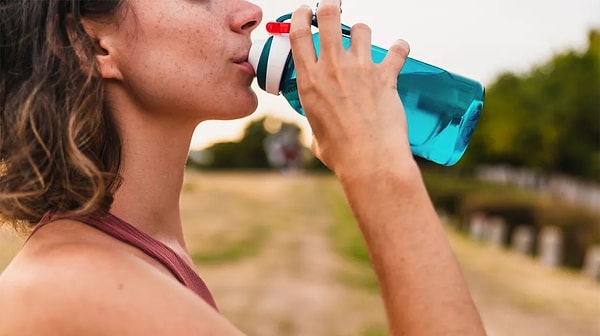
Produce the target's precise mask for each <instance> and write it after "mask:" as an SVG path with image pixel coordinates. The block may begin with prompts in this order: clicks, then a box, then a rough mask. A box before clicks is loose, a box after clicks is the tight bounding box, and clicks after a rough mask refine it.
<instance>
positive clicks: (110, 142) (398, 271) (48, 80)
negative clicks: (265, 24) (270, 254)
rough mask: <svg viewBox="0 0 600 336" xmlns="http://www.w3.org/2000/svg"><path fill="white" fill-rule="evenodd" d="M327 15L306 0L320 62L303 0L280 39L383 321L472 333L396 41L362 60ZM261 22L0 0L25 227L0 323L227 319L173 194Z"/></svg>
mask: <svg viewBox="0 0 600 336" xmlns="http://www.w3.org/2000/svg"><path fill="white" fill-rule="evenodd" d="M339 13H340V7H339V3H338V0H324V1H321V3H320V6H319V9H318V11H317V17H318V21H319V26H320V32H321V41H322V44H321V58H320V60H319V61H317V60H316V58H315V50H314V47H313V44H312V40H311V37H310V21H311V15H312V11H311V9H310V8H308V7H301V8H299V9H297V10H296V11H295V12H294V16H293V19H292V31H291V33H290V37H291V40H292V47H293V53H294V60H295V63H296V66H297V71H298V85H299V88H300V93H301V98H302V104H303V106H304V108H305V111H306V114H307V117H308V121H309V122H310V126H311V127H312V131H313V133H314V145H313V148H312V150H313V152H314V154H315V155H316V156H317V157H318V158H319V159H320V160H322V161H323V162H324V163H325V164H326V165H327V166H328V167H329V168H330V169H331V170H332V171H333V172H334V173H335V175H336V176H337V178H338V179H339V181H340V183H341V185H342V187H343V189H344V191H345V194H346V196H347V199H348V202H349V205H350V207H351V208H352V211H353V213H354V215H355V216H356V219H357V221H358V223H359V225H360V229H361V230H362V233H363V235H364V238H365V241H366V244H367V246H368V249H369V253H370V256H371V258H372V262H373V265H374V269H375V271H376V273H377V276H378V280H379V285H380V288H381V293H382V297H383V301H384V303H385V307H386V311H387V318H388V322H389V330H390V333H391V334H392V335H445V336H447V335H461V336H464V335H483V334H484V330H483V327H482V323H481V321H480V318H479V315H478V312H477V310H476V308H475V306H474V304H473V302H472V299H471V297H470V294H469V292H468V289H467V286H466V285H465V281H464V279H463V276H462V275H461V272H460V270H459V267H458V265H457V262H456V260H455V258H454V256H453V253H452V251H451V249H450V247H449V245H448V242H447V241H446V237H445V235H444V230H443V228H442V225H441V224H440V220H439V219H438V217H437V215H436V213H435V211H434V208H433V206H432V204H431V202H430V199H429V197H428V194H427V191H426V189H425V186H424V184H423V181H422V179H421V175H420V172H419V169H418V166H417V165H416V164H415V161H414V160H413V157H412V154H411V151H410V148H409V144H408V142H407V127H406V120H405V115H404V110H403V107H402V104H401V102H400V99H399V97H398V94H397V92H396V89H395V85H396V76H397V74H398V73H399V71H400V69H401V68H402V65H403V62H404V60H405V59H406V57H407V55H408V52H409V47H408V45H407V44H406V43H405V42H403V41H398V42H396V43H394V44H393V45H392V46H391V48H390V52H389V54H388V56H387V58H386V59H385V60H384V61H383V62H382V63H381V64H379V65H375V64H373V63H372V61H371V60H370V53H369V51H370V41H371V34H370V30H369V28H368V27H367V26H366V25H364V24H357V25H355V26H354V27H353V28H352V37H353V40H352V46H351V48H350V50H349V51H345V50H344V49H343V47H342V44H341V42H340V41H341V40H340V14H339ZM261 19H262V12H261V10H260V9H259V8H258V7H257V6H255V5H253V4H251V3H249V2H246V1H242V0H221V1H213V0H206V1H200V0H198V1H190V0H169V1H148V0H69V1H67V0H62V1H61V0H21V1H15V0H0V214H1V216H2V221H4V222H5V223H7V224H12V225H14V226H15V227H21V228H25V229H27V230H30V235H29V239H28V241H27V242H26V243H25V244H24V246H23V248H22V250H21V251H20V253H19V254H18V255H17V256H16V257H15V258H14V260H13V261H12V263H11V264H10V265H9V266H8V267H7V268H6V270H5V271H4V272H3V273H2V274H1V276H0V335H36V336H39V335H62V336H67V335H154V336H160V335H238V334H240V331H238V329H236V327H235V326H234V325H233V324H232V323H230V322H229V321H227V320H226V319H225V317H224V316H222V315H221V314H220V313H219V310H218V304H217V303H216V302H215V300H214V298H213V297H212V295H211V293H210V291H209V289H208V288H206V286H205V285H204V283H203V282H202V280H201V278H200V277H199V276H198V275H197V274H196V272H195V270H194V266H193V264H192V260H191V258H190V255H189V253H188V251H187V249H186V244H185V241H184V235H183V232H182V225H181V216H180V211H179V196H180V192H181V187H182V181H183V177H184V165H185V162H186V157H187V155H188V150H189V145H190V140H191V138H192V133H193V131H194V129H195V128H196V126H197V125H198V124H199V123H200V122H202V121H205V120H209V119H220V120H226V119H237V118H241V117H245V116H247V115H249V114H251V113H252V112H253V111H254V110H255V109H256V107H257V97H256V94H255V93H254V92H253V90H252V89H251V87H250V84H251V83H252V81H253V79H254V71H253V69H252V68H251V66H250V64H249V63H248V62H247V57H248V51H249V48H250V44H251V39H250V33H251V32H252V31H253V30H254V29H255V28H256V27H257V25H258V24H259V23H260V22H261ZM342 70H343V71H342ZM347 70H351V71H347ZM307 224H310V223H307ZM265 276H269V275H268V274H265ZM356 308H357V309H360V307H356Z"/></svg>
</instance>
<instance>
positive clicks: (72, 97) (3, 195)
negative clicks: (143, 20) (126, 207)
mask: <svg viewBox="0 0 600 336" xmlns="http://www.w3.org/2000/svg"><path fill="white" fill-rule="evenodd" d="M122 3H123V0H22V1H15V0H0V224H2V223H3V222H4V223H9V224H12V225H13V227H15V228H21V229H22V228H31V227H32V225H34V224H35V223H37V222H38V221H39V220H40V219H41V217H42V216H43V215H44V213H46V212H47V211H50V210H51V211H55V212H60V213H68V214H83V213H95V212H106V211H108V210H109V208H110V205H111V203H112V201H113V194H114V192H115V191H116V189H117V188H118V186H119V184H120V177H119V165H120V159H121V158H120V157H121V140H120V136H119V132H118V128H117V127H116V126H117V125H116V124H115V121H114V119H113V117H112V115H111V113H110V110H109V107H108V105H107V104H106V102H105V99H104V92H103V91H104V89H103V81H102V78H101V76H100V74H99V70H98V68H97V66H96V62H95V54H96V53H97V52H99V51H98V47H97V46H96V43H95V41H94V40H93V39H92V38H91V37H90V36H89V35H88V34H87V33H86V31H85V29H84V27H83V26H82V24H81V21H80V18H81V17H83V18H87V19H90V20H94V21H99V22H100V20H105V21H103V23H107V24H109V22H111V21H113V20H114V19H115V18H116V16H117V15H118V14H119V13H120V12H121V7H122Z"/></svg>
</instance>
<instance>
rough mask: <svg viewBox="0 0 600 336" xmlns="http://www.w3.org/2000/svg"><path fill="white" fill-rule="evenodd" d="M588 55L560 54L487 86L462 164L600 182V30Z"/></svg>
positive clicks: (593, 36)
mask: <svg viewBox="0 0 600 336" xmlns="http://www.w3.org/2000/svg"><path fill="white" fill-rule="evenodd" d="M588 40H589V45H588V48H587V50H585V51H584V52H577V51H572V50H571V51H568V52H565V53H561V54H557V55H556V56H554V57H553V58H552V59H551V60H550V61H548V62H546V63H545V64H542V65H539V66H537V67H534V68H533V69H532V70H531V71H529V72H528V73H524V74H521V75H518V74H514V73H510V72H508V73H504V74H501V75H500V76H498V78H497V79H496V81H495V82H494V83H493V84H491V85H489V86H488V87H487V88H486V98H485V106H484V111H483V112H482V114H481V119H480V121H479V123H478V126H477V129H476V131H475V133H474V135H473V138H472V140H471V144H470V145H469V150H468V151H467V153H466V154H465V157H464V158H463V162H462V165H463V166H468V165H474V164H482V163H485V164H496V163H502V164H509V165H513V166H516V167H526V168H529V169H532V170H535V171H539V172H546V173H549V172H552V173H556V172H559V173H564V174H567V175H571V176H575V177H579V178H583V179H588V180H593V181H600V148H599V147H600V31H597V30H593V31H590V32H589V38H588Z"/></svg>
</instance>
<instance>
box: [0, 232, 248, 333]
mask: <svg viewBox="0 0 600 336" xmlns="http://www.w3.org/2000/svg"><path fill="white" fill-rule="evenodd" d="M41 252H43V253H41ZM28 253H31V252H29V251H24V254H23V255H19V256H17V257H16V258H15V260H14V261H13V263H11V265H9V267H8V268H7V269H6V270H5V271H4V272H3V273H2V274H0V335H16V334H18V335H72V334H73V335H82V334H86V335H117V334H136V335H137V334H152V335H182V334H185V335H193V334H204V333H207V334H210V333H215V334H219V335H230V334H231V335H237V334H239V331H237V330H236V329H235V328H234V327H233V326H232V325H231V324H230V323H229V322H228V321H226V320H225V319H224V318H223V317H222V316H221V315H220V314H218V313H217V312H216V311H215V310H214V309H213V308H212V307H210V306H209V305H208V304H207V303H205V302H204V301H203V300H201V299H200V298H199V297H197V296H196V295H195V294H194V293H193V292H191V291H190V290H188V289H187V288H185V287H183V286H181V285H180V284H179V283H178V282H176V281H174V280H173V279H172V278H170V277H169V276H167V275H165V274H164V273H163V272H160V271H159V270H157V269H155V268H154V267H152V266H151V265H150V264H148V263H145V262H143V261H142V260H140V259H139V258H136V257H135V256H133V255H130V254H127V253H123V252H122V251H119V250H118V249H108V248H106V246H104V245H101V244H90V243H76V242H70V243H63V244H58V245H56V244H55V245H54V246H52V247H51V248H46V249H44V251H35V252H34V253H33V254H32V255H28Z"/></svg>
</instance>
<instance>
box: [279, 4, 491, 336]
mask: <svg viewBox="0 0 600 336" xmlns="http://www.w3.org/2000/svg"><path fill="white" fill-rule="evenodd" d="M311 17H312V11H311V10H310V8H308V7H302V8H300V9H298V10H297V11H295V12H294V14H293V17H292V28H291V32H290V39H291V42H292V52H293V55H294V61H295V64H296V69H297V84H298V88H299V93H300V99H301V102H302V105H303V107H304V110H305V112H306V115H307V118H308V121H309V123H310V126H311V129H312V131H313V135H314V141H313V152H314V153H315V155H316V156H317V157H318V158H320V159H321V160H322V161H323V162H324V163H325V164H326V165H327V166H328V167H329V168H330V169H331V170H332V171H333V172H334V173H335V174H336V176H337V177H338V179H339V180H340V182H341V184H342V186H343V189H344V191H345V195H346V198H347V200H348V202H349V205H350V207H351V209H352V211H353V213H354V216H355V217H356V219H357V221H358V223H359V226H360V229H361V231H362V233H363V236H364V239H365V242H366V245H367V248H368V250H369V253H370V257H371V260H372V263H373V266H374V269H375V272H376V274H377V277H378V280H379V285H380V288H381V292H382V296H383V300H384V303H385V307H386V311H387V314H388V322H389V328H390V332H391V334H392V335H428V336H431V335H461V336H466V335H485V331H484V328H483V326H482V323H481V320H480V317H479V314H478V312H477V310H476V308H475V306H474V304H473V302H472V299H471V296H470V294H469V291H468V289H467V286H466V284H465V281H464V278H463V276H462V274H461V272H460V269H459V266H458V263H457V261H456V259H455V257H454V255H453V253H452V251H451V249H450V246H449V244H448V242H447V240H446V236H445V234H444V230H443V227H442V225H441V223H440V220H439V218H438V216H437V214H436V212H435V210H434V208H433V206H432V203H431V201H430V198H429V196H428V194H427V191H426V189H425V186H424V183H423V180H422V177H421V174H420V171H419V169H418V166H417V164H416V163H415V161H414V159H413V157H412V153H411V151H410V147H409V144H408V136H407V134H408V132H407V125H406V117H405V112H404V109H403V107H402V103H401V101H400V98H399V96H398V93H397V91H396V81H397V76H398V73H399V72H400V70H401V69H402V66H403V64H404V61H405V60H406V57H407V55H408V52H409V47H408V45H407V44H406V42H404V41H398V42H396V43H395V44H394V45H392V47H391V48H390V49H389V52H388V55H387V56H386V58H385V60H384V61H383V62H382V63H381V64H374V63H373V62H372V60H371V54H370V48H371V32H370V29H369V28H368V27H367V26H366V25H364V24H357V25H355V26H354V27H352V42H351V46H350V49H349V50H344V48H343V47H342V42H341V32H340V7H339V0H325V1H321V3H320V6H319V8H318V10H317V20H318V22H319V33H320V48H321V49H320V57H319V59H317V58H316V56H315V50H314V46H313V42H312V36H311V35H312V34H311V30H310V20H311Z"/></svg>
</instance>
